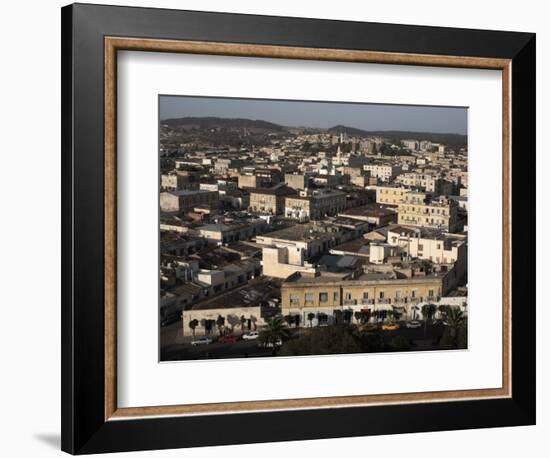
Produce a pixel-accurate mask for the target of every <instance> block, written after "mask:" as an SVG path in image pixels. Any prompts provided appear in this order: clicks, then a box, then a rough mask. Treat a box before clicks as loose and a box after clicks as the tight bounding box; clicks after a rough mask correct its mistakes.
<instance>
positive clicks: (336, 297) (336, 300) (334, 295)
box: [333, 293, 340, 302]
mask: <svg viewBox="0 0 550 458" xmlns="http://www.w3.org/2000/svg"><path fill="white" fill-rule="evenodd" d="M339 298H340V295H339V294H338V293H334V294H333V300H334V302H338V300H339Z"/></svg>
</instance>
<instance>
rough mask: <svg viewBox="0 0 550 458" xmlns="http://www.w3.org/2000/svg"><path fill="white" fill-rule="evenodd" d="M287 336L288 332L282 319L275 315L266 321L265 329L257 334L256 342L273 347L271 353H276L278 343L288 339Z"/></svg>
mask: <svg viewBox="0 0 550 458" xmlns="http://www.w3.org/2000/svg"><path fill="white" fill-rule="evenodd" d="M289 335H290V331H289V330H288V327H287V326H286V323H285V322H284V320H283V318H282V317H281V316H280V315H276V316H274V317H273V318H269V319H268V320H267V321H266V325H265V327H264V328H263V329H262V330H261V331H260V333H259V334H258V341H259V342H260V343H261V344H263V345H265V346H267V345H273V353H276V351H277V349H278V344H279V341H281V342H282V341H284V340H286V339H288V337H289Z"/></svg>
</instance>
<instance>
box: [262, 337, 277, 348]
mask: <svg viewBox="0 0 550 458" xmlns="http://www.w3.org/2000/svg"><path fill="white" fill-rule="evenodd" d="M275 345H276V346H277V347H280V346H281V345H283V341H282V340H281V339H278V340H277V341H276V342H275ZM258 348H273V342H267V343H262V342H259V343H258Z"/></svg>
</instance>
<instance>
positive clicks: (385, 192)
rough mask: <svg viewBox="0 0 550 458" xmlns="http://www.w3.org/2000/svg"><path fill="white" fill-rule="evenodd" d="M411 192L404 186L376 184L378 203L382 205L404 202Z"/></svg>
mask: <svg viewBox="0 0 550 458" xmlns="http://www.w3.org/2000/svg"><path fill="white" fill-rule="evenodd" d="M409 192H410V190H409V189H407V188H405V187H403V186H376V203H377V204H382V205H400V204H404V203H405V201H406V200H407V194H408V193H409ZM425 196H427V194H425Z"/></svg>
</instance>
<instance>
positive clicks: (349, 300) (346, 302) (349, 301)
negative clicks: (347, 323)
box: [342, 299, 357, 305]
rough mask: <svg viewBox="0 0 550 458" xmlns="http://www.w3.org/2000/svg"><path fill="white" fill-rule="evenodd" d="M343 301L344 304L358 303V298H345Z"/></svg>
mask: <svg viewBox="0 0 550 458" xmlns="http://www.w3.org/2000/svg"><path fill="white" fill-rule="evenodd" d="M342 302H343V304H344V305H357V300H356V299H344V300H343V301H342Z"/></svg>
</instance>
